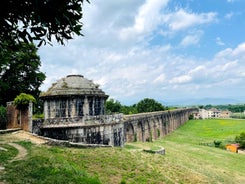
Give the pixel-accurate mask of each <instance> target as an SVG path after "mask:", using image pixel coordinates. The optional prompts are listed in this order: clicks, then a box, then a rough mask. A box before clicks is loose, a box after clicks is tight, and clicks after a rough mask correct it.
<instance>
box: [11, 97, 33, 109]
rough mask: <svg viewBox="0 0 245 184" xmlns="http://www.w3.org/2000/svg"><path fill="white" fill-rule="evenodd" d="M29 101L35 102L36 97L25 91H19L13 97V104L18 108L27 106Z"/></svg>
mask: <svg viewBox="0 0 245 184" xmlns="http://www.w3.org/2000/svg"><path fill="white" fill-rule="evenodd" d="M30 102H33V103H36V99H35V98H34V97H33V96H32V95H30V94H26V93H21V94H20V95H18V96H17V97H16V98H15V99H14V105H16V106H17V108H18V109H25V108H27V107H28V105H29V103H30Z"/></svg>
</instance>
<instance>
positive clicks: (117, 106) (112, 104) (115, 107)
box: [105, 99, 122, 114]
mask: <svg viewBox="0 0 245 184" xmlns="http://www.w3.org/2000/svg"><path fill="white" fill-rule="evenodd" d="M105 107H106V113H107V114H111V113H119V112H121V108H122V105H121V103H120V102H119V101H117V100H114V99H109V100H107V101H106V104H105Z"/></svg>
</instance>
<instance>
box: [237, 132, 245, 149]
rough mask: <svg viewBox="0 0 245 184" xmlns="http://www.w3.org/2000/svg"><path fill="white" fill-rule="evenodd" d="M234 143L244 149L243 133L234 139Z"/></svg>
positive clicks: (244, 138)
mask: <svg viewBox="0 0 245 184" xmlns="http://www.w3.org/2000/svg"><path fill="white" fill-rule="evenodd" d="M235 141H236V143H239V144H240V146H241V147H242V148H245V132H242V133H241V134H240V135H239V136H236V138H235Z"/></svg>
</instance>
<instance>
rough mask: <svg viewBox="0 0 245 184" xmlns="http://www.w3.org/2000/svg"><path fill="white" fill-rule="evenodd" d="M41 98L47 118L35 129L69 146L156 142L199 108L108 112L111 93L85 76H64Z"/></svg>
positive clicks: (58, 142)
mask: <svg viewBox="0 0 245 184" xmlns="http://www.w3.org/2000/svg"><path fill="white" fill-rule="evenodd" d="M41 98H42V99H43V100H44V115H45V120H44V122H43V123H38V122H37V123H36V124H35V125H34V124H33V130H35V133H38V134H39V135H43V136H46V137H50V138H54V139H56V140H55V141H52V140H51V141H50V144H58V145H67V146H69V144H70V143H69V142H72V144H73V146H75V145H76V146H77V145H81V146H83V144H86V145H109V146H123V145H124V143H125V142H132V141H142V142H145V141H152V140H154V139H157V138H160V137H163V136H165V135H167V134H168V133H170V132H172V131H173V130H175V129H176V128H178V127H179V126H180V125H182V124H183V123H185V122H186V121H188V119H189V116H190V114H192V113H193V112H195V111H196V110H197V109H195V108H194V109H178V110H174V111H160V112H151V113H141V114H134V115H126V116H125V115H123V114H116V115H104V112H105V107H104V104H105V100H106V99H107V98H108V96H107V95H106V94H105V93H104V92H103V91H102V90H100V89H99V88H98V85H96V84H94V83H93V82H92V81H91V80H88V79H85V78H84V77H83V76H81V75H69V76H67V77H65V78H62V79H60V80H59V81H58V82H57V83H55V84H54V85H53V86H52V87H51V88H50V89H49V90H48V91H47V92H45V93H43V94H42V95H41ZM57 140H60V141H57Z"/></svg>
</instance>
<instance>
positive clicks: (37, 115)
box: [32, 114, 44, 119]
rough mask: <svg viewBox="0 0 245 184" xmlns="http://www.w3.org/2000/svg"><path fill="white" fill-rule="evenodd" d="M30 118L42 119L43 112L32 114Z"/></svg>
mask: <svg viewBox="0 0 245 184" xmlns="http://www.w3.org/2000/svg"><path fill="white" fill-rule="evenodd" d="M32 119H44V114H34V115H33V116H32Z"/></svg>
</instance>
